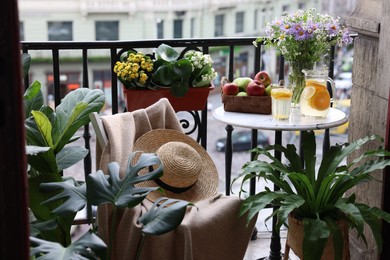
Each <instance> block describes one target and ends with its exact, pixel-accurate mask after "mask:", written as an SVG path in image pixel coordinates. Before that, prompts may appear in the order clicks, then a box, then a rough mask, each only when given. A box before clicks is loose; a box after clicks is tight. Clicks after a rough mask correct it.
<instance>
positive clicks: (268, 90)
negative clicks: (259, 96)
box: [265, 84, 273, 96]
mask: <svg viewBox="0 0 390 260" xmlns="http://www.w3.org/2000/svg"><path fill="white" fill-rule="evenodd" d="M272 87H273V86H272V84H271V85H268V86H267V87H266V88H265V94H266V95H267V96H271V90H272Z"/></svg>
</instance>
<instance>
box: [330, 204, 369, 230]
mask: <svg viewBox="0 0 390 260" xmlns="http://www.w3.org/2000/svg"><path fill="white" fill-rule="evenodd" d="M335 207H336V208H338V209H340V210H341V211H342V212H343V213H344V214H345V215H346V217H347V218H348V220H349V221H350V222H351V223H352V224H353V225H354V226H355V228H356V230H357V232H358V234H359V235H360V236H364V234H363V229H364V218H363V216H362V214H361V212H360V210H359V209H358V208H357V207H356V205H355V204H354V203H348V202H347V201H346V199H339V200H338V201H337V202H336V204H335Z"/></svg>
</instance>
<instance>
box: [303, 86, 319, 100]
mask: <svg viewBox="0 0 390 260" xmlns="http://www.w3.org/2000/svg"><path fill="white" fill-rule="evenodd" d="M315 92H316V89H315V87H313V86H307V87H305V88H304V89H303V91H302V97H303V98H304V99H310V98H311V97H312V96H313V95H314V93H315Z"/></svg>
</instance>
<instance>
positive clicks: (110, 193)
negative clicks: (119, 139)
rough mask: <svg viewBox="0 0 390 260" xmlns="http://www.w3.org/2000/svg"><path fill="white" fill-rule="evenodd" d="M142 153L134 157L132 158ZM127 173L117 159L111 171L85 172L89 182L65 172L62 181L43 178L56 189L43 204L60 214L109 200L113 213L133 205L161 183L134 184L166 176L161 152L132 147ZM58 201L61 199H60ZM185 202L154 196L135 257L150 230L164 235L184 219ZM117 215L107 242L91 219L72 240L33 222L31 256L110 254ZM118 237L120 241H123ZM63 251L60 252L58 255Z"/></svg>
mask: <svg viewBox="0 0 390 260" xmlns="http://www.w3.org/2000/svg"><path fill="white" fill-rule="evenodd" d="M136 156H137V157H138V158H139V159H138V160H137V161H136V162H135V163H134V160H133V158H134V157H136ZM128 162H129V163H128V165H127V169H126V171H125V176H124V177H123V178H120V176H119V165H118V163H116V162H111V163H109V164H108V175H105V174H104V173H103V172H102V171H101V170H99V171H97V172H95V173H91V174H90V175H88V176H87V178H86V181H85V182H81V181H76V180H75V179H74V178H73V177H64V178H63V180H62V181H60V182H52V183H42V184H41V185H40V188H41V190H42V191H44V192H47V193H52V194H53V193H54V194H55V195H53V196H51V197H50V198H49V199H47V200H46V201H44V202H43V204H44V205H52V207H53V211H52V214H53V215H56V216H57V217H59V218H60V217H62V218H69V217H72V218H74V216H75V214H76V213H77V212H78V211H80V210H81V209H83V208H84V207H86V205H87V203H89V204H90V205H95V206H99V205H103V204H109V205H111V206H112V210H113V215H114V216H115V215H116V214H117V212H118V210H119V209H123V208H133V207H135V206H137V205H138V204H140V203H141V202H142V201H143V200H144V199H145V198H146V196H147V195H148V194H149V193H150V192H152V191H155V190H160V188H158V187H136V186H135V184H137V183H140V182H143V181H148V180H153V179H156V178H159V177H161V176H162V174H163V172H162V169H163V167H162V163H161V161H160V159H159V158H158V156H157V155H155V154H152V153H142V154H141V155H139V152H134V153H132V154H131V155H130V157H129V160H128ZM152 166H157V167H156V169H155V170H153V171H151V172H150V173H149V174H144V175H138V172H139V171H140V170H142V169H144V168H146V169H150V167H152ZM58 202H61V203H60V204H58ZM187 206H193V204H192V203H190V202H187V201H184V200H177V199H169V198H166V197H161V198H159V199H158V200H156V201H155V202H154V204H153V205H152V206H151V208H150V209H149V210H148V211H147V212H146V213H144V214H142V216H140V217H139V218H138V222H139V224H140V225H141V226H142V238H141V239H142V241H141V242H139V241H134V242H139V244H138V250H137V253H136V258H135V259H139V258H140V256H141V252H142V246H143V241H144V240H145V237H146V236H147V235H162V234H165V233H167V232H169V231H171V230H173V229H175V228H176V227H178V226H179V225H180V223H181V222H182V220H183V218H184V215H185V212H186V208H187ZM115 222H116V218H115V217H113V218H112V225H111V233H110V238H109V241H108V246H106V244H105V243H104V242H103V241H102V240H101V239H100V238H99V237H98V236H97V235H96V234H95V232H96V231H97V227H96V225H95V223H94V222H92V223H91V224H92V229H91V230H89V231H87V232H85V233H84V234H83V235H82V236H81V237H80V238H79V239H77V240H76V241H73V242H72V243H70V244H68V245H62V244H60V243H58V242H53V241H47V240H45V239H42V233H41V231H42V230H44V229H50V228H52V227H53V225H48V223H39V222H35V223H34V225H33V232H32V237H31V238H30V240H31V244H32V249H31V252H30V255H31V256H37V257H38V258H37V259H40V258H41V257H42V259H64V260H65V259H111V252H112V248H113V245H114V243H116V241H115V232H116V230H117V227H116V223H115ZM119 242H120V241H119ZM60 257H61V258H60Z"/></svg>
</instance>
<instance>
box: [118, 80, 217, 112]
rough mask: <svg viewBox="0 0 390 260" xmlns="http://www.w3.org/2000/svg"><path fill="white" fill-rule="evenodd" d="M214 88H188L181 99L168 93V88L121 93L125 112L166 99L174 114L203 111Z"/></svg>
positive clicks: (132, 90) (124, 91)
mask: <svg viewBox="0 0 390 260" xmlns="http://www.w3.org/2000/svg"><path fill="white" fill-rule="evenodd" d="M212 89H214V86H213V85H211V86H209V87H202V88H193V87H190V88H189V90H188V92H187V93H186V94H185V95H184V96H183V97H175V96H173V95H172V94H171V93H170V89H169V88H159V89H157V90H150V89H146V90H142V89H126V88H123V93H124V95H125V97H126V107H127V111H134V110H137V109H141V108H146V107H148V106H150V105H152V104H154V103H156V102H157V101H158V100H160V99H161V98H167V99H168V100H169V102H170V103H171V105H172V107H173V109H174V110H175V111H176V112H179V111H194V110H203V109H205V108H206V105H207V98H208V96H209V93H210V91H211V90H212Z"/></svg>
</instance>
